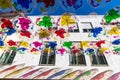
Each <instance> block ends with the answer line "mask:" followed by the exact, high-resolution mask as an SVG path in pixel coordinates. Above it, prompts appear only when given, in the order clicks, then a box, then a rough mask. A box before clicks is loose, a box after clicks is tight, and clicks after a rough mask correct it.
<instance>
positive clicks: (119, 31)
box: [108, 26, 120, 35]
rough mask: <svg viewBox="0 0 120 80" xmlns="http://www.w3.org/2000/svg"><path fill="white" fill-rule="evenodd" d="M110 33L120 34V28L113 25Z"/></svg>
mask: <svg viewBox="0 0 120 80" xmlns="http://www.w3.org/2000/svg"><path fill="white" fill-rule="evenodd" d="M108 34H110V35H119V34H120V30H119V28H118V27H117V26H116V27H113V28H112V29H110V30H109V31H108Z"/></svg>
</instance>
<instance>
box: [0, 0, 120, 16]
mask: <svg viewBox="0 0 120 80" xmlns="http://www.w3.org/2000/svg"><path fill="white" fill-rule="evenodd" d="M13 1H17V0H13ZM32 1H33V3H31V4H30V8H32V11H31V12H30V13H27V12H26V13H27V14H28V15H41V14H44V13H42V12H41V11H40V6H43V5H44V4H43V3H41V4H35V1H36V0H32ZM55 1H56V4H55V6H54V7H52V8H50V10H49V11H48V12H47V13H46V14H48V15H61V14H63V13H64V12H71V13H74V14H77V15H89V14H90V13H93V12H95V13H97V14H99V15H104V14H105V13H106V12H107V11H108V10H110V9H112V8H114V7H116V6H120V0H111V1H110V2H108V3H105V0H102V2H101V3H100V5H99V6H98V7H92V6H91V5H90V0H82V3H83V4H82V6H81V7H80V8H79V9H77V10H75V9H73V7H70V8H66V7H64V6H63V4H62V3H61V2H62V1H65V0H55ZM78 1H81V0H78ZM78 4H79V3H78ZM18 8H20V9H22V7H20V6H19V7H18ZM55 8H56V9H55ZM10 10H11V9H6V10H2V9H1V8H0V12H7V11H10ZM23 10H25V11H26V9H25V8H23Z"/></svg>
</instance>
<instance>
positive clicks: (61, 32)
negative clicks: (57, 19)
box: [55, 28, 66, 38]
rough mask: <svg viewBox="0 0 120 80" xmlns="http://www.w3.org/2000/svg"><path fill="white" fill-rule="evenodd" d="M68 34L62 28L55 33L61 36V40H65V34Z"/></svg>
mask: <svg viewBox="0 0 120 80" xmlns="http://www.w3.org/2000/svg"><path fill="white" fill-rule="evenodd" d="M65 33H66V31H65V29H63V28H60V29H59V30H56V31H55V34H56V35H57V36H59V37H60V38H65V36H64V34H65Z"/></svg>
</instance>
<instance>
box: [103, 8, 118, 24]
mask: <svg viewBox="0 0 120 80" xmlns="http://www.w3.org/2000/svg"><path fill="white" fill-rule="evenodd" d="M119 10H120V7H115V8H113V9H111V10H109V11H108V12H107V13H106V14H105V15H104V17H103V22H104V23H105V24H110V23H112V22H119V21H118V20H117V19H118V18H120V13H119Z"/></svg>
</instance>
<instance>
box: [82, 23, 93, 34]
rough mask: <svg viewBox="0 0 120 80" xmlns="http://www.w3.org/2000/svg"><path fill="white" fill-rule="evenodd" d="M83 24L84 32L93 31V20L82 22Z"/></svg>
mask: <svg viewBox="0 0 120 80" xmlns="http://www.w3.org/2000/svg"><path fill="white" fill-rule="evenodd" d="M81 24H82V29H83V32H84V33H89V32H91V30H92V28H93V25H92V23H91V22H81Z"/></svg>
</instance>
